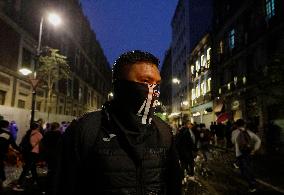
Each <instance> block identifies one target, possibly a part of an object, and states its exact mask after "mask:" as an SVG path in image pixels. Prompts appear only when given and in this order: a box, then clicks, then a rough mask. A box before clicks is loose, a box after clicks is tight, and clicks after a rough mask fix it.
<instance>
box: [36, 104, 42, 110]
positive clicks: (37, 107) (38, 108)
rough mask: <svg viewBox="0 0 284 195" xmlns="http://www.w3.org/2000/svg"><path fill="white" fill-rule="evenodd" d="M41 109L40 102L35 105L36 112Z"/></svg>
mask: <svg viewBox="0 0 284 195" xmlns="http://www.w3.org/2000/svg"><path fill="white" fill-rule="evenodd" d="M40 108H41V102H37V103H36V110H38V111H40Z"/></svg>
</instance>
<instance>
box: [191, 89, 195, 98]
mask: <svg viewBox="0 0 284 195" xmlns="http://www.w3.org/2000/svg"><path fill="white" fill-rule="evenodd" d="M191 99H192V100H194V99H195V89H191Z"/></svg>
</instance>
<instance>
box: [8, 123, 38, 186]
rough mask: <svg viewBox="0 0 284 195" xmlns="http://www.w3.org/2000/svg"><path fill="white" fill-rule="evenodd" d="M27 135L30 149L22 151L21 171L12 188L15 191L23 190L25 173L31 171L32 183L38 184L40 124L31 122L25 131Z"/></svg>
mask: <svg viewBox="0 0 284 195" xmlns="http://www.w3.org/2000/svg"><path fill="white" fill-rule="evenodd" d="M27 134H28V136H29V142H30V145H31V147H30V148H31V149H30V150H29V151H22V154H23V158H24V165H23V170H22V173H21V175H20V177H19V179H18V181H17V185H16V186H15V187H14V188H13V190H15V191H24V186H23V184H24V181H25V178H26V175H27V174H28V173H29V171H31V173H32V181H33V183H34V184H39V182H38V174H37V169H36V167H37V162H38V160H39V152H40V151H39V149H40V148H39V147H40V141H41V139H42V137H43V136H42V133H41V132H40V125H39V124H38V123H32V125H31V127H30V129H29V130H28V132H27Z"/></svg>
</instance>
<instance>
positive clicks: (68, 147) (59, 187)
mask: <svg viewBox="0 0 284 195" xmlns="http://www.w3.org/2000/svg"><path fill="white" fill-rule="evenodd" d="M79 132H80V125H79V122H78V121H73V122H72V123H71V124H70V126H69V127H68V128H67V129H66V131H65V133H64V134H63V136H62V138H61V140H60V141H59V142H58V147H57V148H58V153H57V155H56V163H57V165H56V170H55V174H54V175H53V180H52V181H53V182H52V183H53V187H52V189H51V191H52V193H51V194H52V195H62V194H68V195H73V194H75V193H76V189H75V188H76V186H77V185H78V179H80V177H79V172H80V170H79V167H80V166H79V165H80V157H79V152H78V148H77V144H78V142H77V138H78V137H79Z"/></svg>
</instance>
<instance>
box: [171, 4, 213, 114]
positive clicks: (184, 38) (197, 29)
mask: <svg viewBox="0 0 284 195" xmlns="http://www.w3.org/2000/svg"><path fill="white" fill-rule="evenodd" d="M211 19H212V0H203V1H190V0H179V1H178V4H177V7H176V10H175V13H174V16H173V18H172V22H171V26H172V42H171V47H172V78H175V79H177V80H178V81H179V82H176V84H174V85H173V90H172V111H173V112H175V113H177V112H179V113H180V116H179V117H180V118H183V117H184V118H185V119H186V118H188V116H189V114H190V113H189V104H186V105H184V104H182V102H184V103H185V102H189V101H190V91H189V83H190V79H191V78H190V74H189V72H188V69H187V63H188V59H189V57H190V52H191V50H192V48H193V47H194V46H195V45H196V44H197V42H198V40H200V39H201V37H202V36H203V35H204V34H205V33H206V32H208V31H209V29H210V28H211ZM183 107H184V109H183V110H182V108H183Z"/></svg>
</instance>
